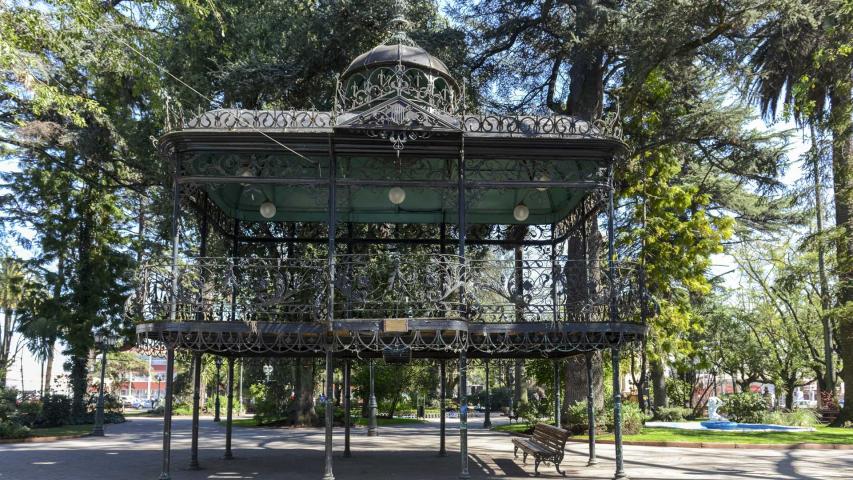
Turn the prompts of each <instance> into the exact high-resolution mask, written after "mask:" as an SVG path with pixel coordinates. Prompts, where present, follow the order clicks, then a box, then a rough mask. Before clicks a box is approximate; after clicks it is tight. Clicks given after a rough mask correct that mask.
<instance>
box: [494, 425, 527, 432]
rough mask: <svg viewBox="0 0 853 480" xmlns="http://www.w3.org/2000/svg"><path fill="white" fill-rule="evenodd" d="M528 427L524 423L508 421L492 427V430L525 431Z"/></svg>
mask: <svg viewBox="0 0 853 480" xmlns="http://www.w3.org/2000/svg"><path fill="white" fill-rule="evenodd" d="M529 428H530V427H528V426H527V424H526V423H523V422H522V423H508V424H506V425H498V426H497V427H494V428H492V430H494V431H496V432H507V433H527V430H528V429H529Z"/></svg>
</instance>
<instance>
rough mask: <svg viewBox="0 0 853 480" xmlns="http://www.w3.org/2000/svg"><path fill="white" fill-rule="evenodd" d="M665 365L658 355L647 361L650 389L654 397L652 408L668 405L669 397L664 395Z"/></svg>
mask: <svg viewBox="0 0 853 480" xmlns="http://www.w3.org/2000/svg"><path fill="white" fill-rule="evenodd" d="M665 369H666V367H665V365H664V363H663V359H661V358H660V357H658V358H657V359H655V360H652V361H651V362H649V373H650V374H651V375H650V376H651V379H652V390H653V392H654V393H653V395H652V397H654V402H653V405H654V408H655V409H658V408H665V407H666V406H667V405H669V399H668V398H667V396H666V375H665V373H664V372H665V371H666V370H665Z"/></svg>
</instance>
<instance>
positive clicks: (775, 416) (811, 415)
mask: <svg viewBox="0 0 853 480" xmlns="http://www.w3.org/2000/svg"><path fill="white" fill-rule="evenodd" d="M761 423H769V424H771V425H787V426H791V427H816V426H817V425H819V424H820V417H819V415H818V414H817V412H815V411H814V410H811V409H808V408H798V409H796V410H794V411H792V412H768V413H765V414H764V418H763V420H762V422H761Z"/></svg>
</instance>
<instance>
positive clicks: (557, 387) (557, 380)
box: [554, 360, 562, 427]
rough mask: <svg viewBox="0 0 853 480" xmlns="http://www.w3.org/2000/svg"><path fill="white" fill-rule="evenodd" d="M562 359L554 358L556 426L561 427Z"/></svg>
mask: <svg viewBox="0 0 853 480" xmlns="http://www.w3.org/2000/svg"><path fill="white" fill-rule="evenodd" d="M561 425H562V422H560V361H559V360H554V426H555V427H560V426H561Z"/></svg>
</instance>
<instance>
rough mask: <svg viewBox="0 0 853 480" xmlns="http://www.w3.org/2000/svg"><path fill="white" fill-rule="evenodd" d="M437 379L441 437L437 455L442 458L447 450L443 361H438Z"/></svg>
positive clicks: (444, 363)
mask: <svg viewBox="0 0 853 480" xmlns="http://www.w3.org/2000/svg"><path fill="white" fill-rule="evenodd" d="M438 378H439V380H438V381H439V387H438V390H439V408H440V409H441V427H440V430H441V437H440V440H439V444H438V445H439V446H438V455H439V456H441V457H444V456H447V449H446V448H445V432H446V425H447V419H446V416H447V412H446V410H447V392H446V391H445V388H446V386H447V363H446V361H445V360H444V359H442V360H439V361H438Z"/></svg>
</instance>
